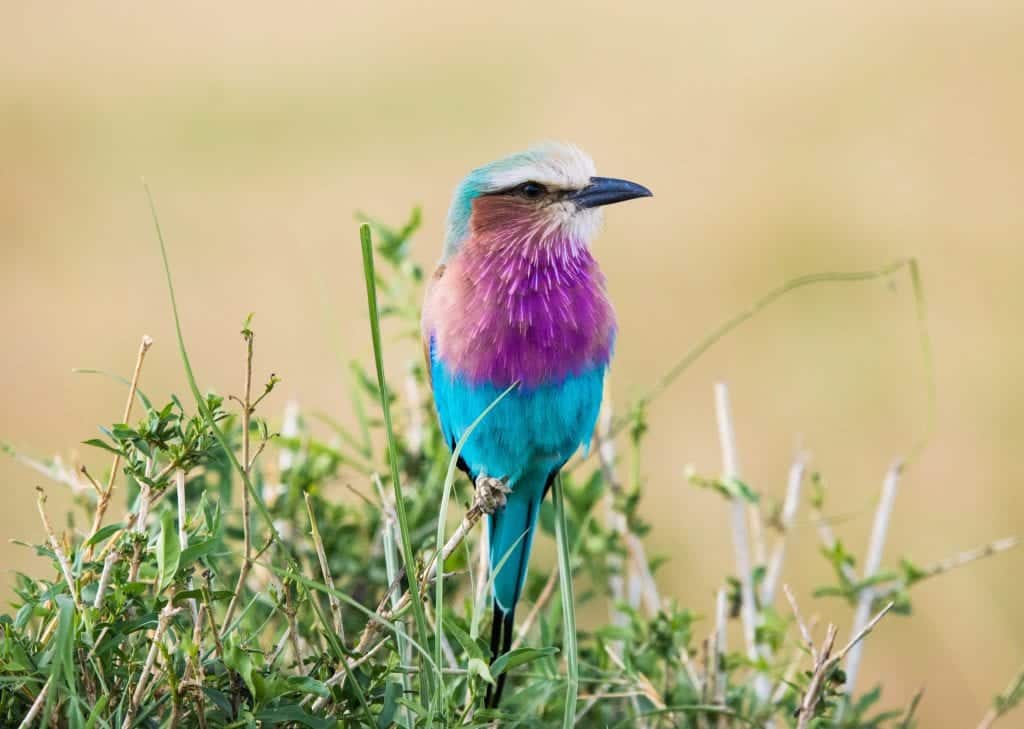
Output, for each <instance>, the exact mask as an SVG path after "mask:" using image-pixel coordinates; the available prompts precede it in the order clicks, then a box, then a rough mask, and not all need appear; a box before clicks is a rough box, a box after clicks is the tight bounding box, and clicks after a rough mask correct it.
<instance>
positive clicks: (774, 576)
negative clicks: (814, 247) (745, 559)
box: [761, 453, 807, 605]
mask: <svg viewBox="0 0 1024 729" xmlns="http://www.w3.org/2000/svg"><path fill="white" fill-rule="evenodd" d="M806 467H807V457H806V456H805V455H804V454H803V453H799V454H797V457H796V460H795V461H794V462H793V465H792V466H790V469H789V479H788V480H787V482H786V498H785V499H784V500H783V502H782V512H781V513H780V514H779V529H780V531H781V534H779V538H778V541H776V543H775V548H774V549H773V550H772V556H771V558H770V559H769V561H768V569H767V571H766V572H765V577H764V582H763V583H762V585H761V604H762V605H771V604H772V603H774V602H775V588H776V587H777V586H778V584H779V577H780V576H781V575H782V565H783V563H784V562H785V559H786V541H787V539H788V537H789V530H790V529H791V528H792V526H793V519H794V518H795V517H796V511H797V509H798V508H799V505H800V486H801V484H802V483H803V480H804V471H805V469H806Z"/></svg>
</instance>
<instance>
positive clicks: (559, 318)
mask: <svg viewBox="0 0 1024 729" xmlns="http://www.w3.org/2000/svg"><path fill="white" fill-rule="evenodd" d="M651 195H652V193H651V191H650V190H649V189H647V188H646V187H644V186H643V185H639V184H637V183H635V182H630V181H628V180H623V179H618V178H613V177H599V176H597V174H596V170H595V167H594V163H593V161H592V160H591V158H590V157H589V156H587V155H586V154H585V153H584V152H583V151H582V150H581V149H579V148H578V147H576V146H574V145H571V144H565V143H560V142H545V143H542V144H538V145H535V146H533V147H531V148H529V149H527V150H526V151H523V152H518V153H515V154H512V155H509V156H507V157H503V158H501V159H498V160H496V161H494V162H490V163H489V164H485V165H483V166H481V167H478V168H476V169H474V170H473V171H472V172H470V173H469V175H467V176H466V177H465V178H464V179H463V180H462V182H461V183H459V185H458V186H457V187H456V189H455V193H454V196H453V199H452V203H451V207H450V209H449V211H448V218H447V224H446V229H445V239H444V248H443V251H442V255H441V259H440V261H439V263H438V266H437V268H436V270H435V272H434V274H433V276H431V277H430V279H429V280H428V282H427V286H426V290H425V294H424V302H423V313H422V327H421V329H422V332H421V333H422V338H423V348H424V357H425V361H426V366H427V371H428V374H429V380H430V383H431V389H432V391H433V399H434V405H435V409H436V412H437V416H438V420H439V424H440V428H441V432H442V434H443V436H444V440H445V442H446V443H447V445H448V446H449V447H450V448H451V449H452V450H454V449H455V447H456V445H457V444H458V443H459V442H460V441H461V439H462V438H463V436H464V434H465V433H466V432H467V430H468V429H469V428H470V427H471V426H472V425H473V424H474V422H476V421H478V419H479V418H480V416H481V415H482V414H483V413H484V411H485V410H486V409H487V408H488V407H489V406H491V405H492V404H493V408H492V409H491V410H490V411H489V412H488V413H487V415H486V416H485V417H483V418H482V419H479V422H476V427H475V429H474V430H473V431H472V433H471V434H470V435H469V437H468V438H466V440H465V442H464V443H463V444H462V448H461V452H460V456H459V460H458V467H459V468H460V469H461V470H462V471H464V472H465V473H466V475H467V476H468V477H469V478H470V480H471V481H472V482H473V484H474V486H475V488H476V490H477V503H483V504H484V505H485V508H484V511H490V512H491V513H489V514H488V515H487V529H488V538H489V545H490V546H489V555H488V556H489V566H490V573H491V576H492V579H491V582H492V599H493V618H492V627H491V654H492V661H493V660H494V659H496V658H498V657H499V656H500V655H502V654H504V653H507V652H508V651H509V650H510V648H511V644H512V632H513V628H514V625H515V610H516V604H517V602H518V601H519V598H520V595H521V593H522V590H523V583H524V581H525V578H526V574H527V567H528V563H529V559H530V550H531V547H532V545H533V538H534V532H535V531H536V525H537V517H538V514H539V512H540V506H541V503H542V502H543V500H544V497H545V496H546V495H547V492H548V491H549V490H550V489H551V486H552V484H553V482H554V480H555V478H556V476H557V475H558V472H559V470H560V469H561V468H562V467H563V466H564V465H565V463H566V462H567V461H568V460H569V458H570V457H571V456H572V455H573V454H574V453H575V452H576V451H577V450H579V449H580V448H584V449H586V448H588V447H589V443H590V439H591V435H592V433H593V430H594V425H595V422H596V420H597V417H598V412H599V409H600V405H601V398H602V394H603V391H604V378H605V373H606V372H607V370H608V367H609V364H610V362H611V358H612V353H613V349H614V346H615V339H616V321H615V313H614V310H613V309H612V305H611V302H610V300H609V297H608V293H607V288H606V281H605V277H604V275H603V274H602V272H601V269H600V268H599V267H598V264H597V261H596V260H595V258H594V256H593V254H592V253H591V250H590V243H591V241H592V239H593V238H594V236H595V235H596V234H597V232H598V229H599V227H600V225H601V222H602V209H603V208H604V206H606V205H610V204H612V203H618V202H623V201H626V200H632V199H635V198H641V197H650V196H651ZM499 398H501V399H500V400H499ZM496 401H497V403H496V404H494V403H495V402H496ZM506 677H507V672H504V673H502V674H501V675H500V676H499V677H498V679H497V681H496V684H493V685H491V686H489V687H488V690H487V695H486V697H485V705H486V706H487V707H492V708H495V707H497V706H498V704H499V702H500V701H501V695H502V691H503V690H504V686H505V679H506Z"/></svg>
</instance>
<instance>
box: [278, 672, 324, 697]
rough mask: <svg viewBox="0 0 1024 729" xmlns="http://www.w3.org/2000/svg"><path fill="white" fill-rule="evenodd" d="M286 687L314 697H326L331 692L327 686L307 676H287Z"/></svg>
mask: <svg viewBox="0 0 1024 729" xmlns="http://www.w3.org/2000/svg"><path fill="white" fill-rule="evenodd" d="M288 687H289V688H291V689H293V690H295V691H301V692H302V693H304V694H313V695H314V696H323V697H327V696H330V695H331V690H330V689H329V688H327V684H325V683H324V682H323V681H317V680H316V679H315V678H310V677H309V676H289V677H288Z"/></svg>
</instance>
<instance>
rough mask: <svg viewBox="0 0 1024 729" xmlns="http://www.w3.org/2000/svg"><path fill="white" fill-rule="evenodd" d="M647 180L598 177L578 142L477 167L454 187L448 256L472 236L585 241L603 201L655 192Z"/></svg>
mask: <svg viewBox="0 0 1024 729" xmlns="http://www.w3.org/2000/svg"><path fill="white" fill-rule="evenodd" d="M650 195H651V191H650V190H648V189H647V188H646V187H644V186H642V185H638V184H636V183H635V182H629V181H628V180H620V179H616V178H614V177H598V176H597V175H596V170H595V169H594V163H593V161H592V160H591V159H590V157H588V156H587V155H586V154H584V153H583V151H582V150H580V149H579V148H577V147H574V146H572V145H569V144H560V143H554V142H549V143H546V144H541V145H538V146H536V147H533V148H531V149H529V150H527V151H525V152H519V153H517V154H513V155H510V156H508V157H505V158H503V159H499V160H497V161H495V162H491V163H490V164H486V165H484V166H483V167H478V168H477V169H475V170H473V171H472V172H470V173H469V175H468V176H467V177H466V178H465V179H464V180H463V181H462V182H461V183H460V184H459V186H458V188H456V190H455V197H454V199H453V200H452V205H451V209H450V210H449V212H448V226H447V233H446V236H445V246H444V256H443V259H442V260H447V259H448V258H450V257H451V256H453V255H454V254H455V253H457V252H458V250H459V249H460V248H461V247H462V244H463V243H464V242H465V241H466V240H467V239H468V238H470V237H471V236H473V237H480V238H482V239H486V240H490V241H494V242H497V243H515V242H517V241H527V240H530V241H536V242H540V243H543V242H544V241H545V240H549V239H555V238H562V239H566V238H568V239H572V240H573V241H575V242H578V243H582V244H586V243H588V242H589V240H590V238H591V236H592V235H593V234H594V232H595V231H596V230H597V227H598V225H599V224H600V222H601V207H602V206H604V205H610V204H611V203H616V202H622V201H624V200H632V199H633V198H638V197H650Z"/></svg>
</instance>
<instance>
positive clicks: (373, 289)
mask: <svg viewBox="0 0 1024 729" xmlns="http://www.w3.org/2000/svg"><path fill="white" fill-rule="evenodd" d="M359 242H360V245H361V247H362V253H363V275H364V276H365V278H366V306H367V309H368V313H369V318H370V337H371V338H372V339H373V360H374V365H375V366H376V369H377V387H378V389H379V390H380V406H381V410H382V412H383V415H384V433H385V437H386V439H387V446H388V464H389V466H390V467H391V486H392V488H393V489H394V492H395V514H396V516H397V517H398V531H399V533H400V535H401V537H402V561H403V562H404V563H405V574H407V575H411V576H412V577H411V578H410V579H409V596H410V597H411V598H412V610H413V617H414V618H415V621H416V633H417V635H418V636H419V639H420V640H423V639H424V638H425V637H426V636H427V635H429V634H430V633H429V631H428V629H427V615H426V612H425V611H424V610H423V603H422V602H420V589H419V584H418V581H417V580H416V579H415V575H416V557H415V554H414V552H413V547H412V536H411V534H410V531H409V513H408V510H407V509H406V506H405V496H404V494H402V483H401V481H400V479H399V474H398V449H397V444H396V442H395V432H394V428H393V427H392V424H391V403H390V402H389V401H388V388H387V382H386V380H385V377H384V354H383V348H382V347H381V338H380V312H379V311H378V309H377V277H376V274H375V273H374V265H373V239H372V236H371V234H370V226H369V225H367V224H366V223H363V224H362V225H360V226H359ZM420 675H421V689H423V695H424V696H432V695H433V690H432V683H433V681H432V680H431V676H430V673H429V672H428V671H423V672H421V674H420ZM438 676H440V668H438ZM439 680H440V679H439Z"/></svg>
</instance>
